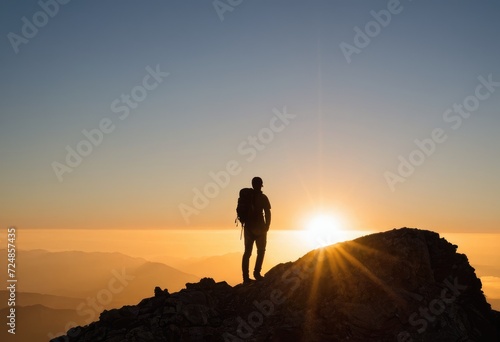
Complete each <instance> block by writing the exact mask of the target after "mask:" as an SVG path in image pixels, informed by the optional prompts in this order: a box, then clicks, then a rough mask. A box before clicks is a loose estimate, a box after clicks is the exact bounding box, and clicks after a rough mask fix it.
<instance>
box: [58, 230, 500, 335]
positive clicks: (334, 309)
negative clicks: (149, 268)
mask: <svg viewBox="0 0 500 342" xmlns="http://www.w3.org/2000/svg"><path fill="white" fill-rule="evenodd" d="M456 250H457V246H456V245H453V244H451V243H449V242H448V241H446V240H445V239H444V238H441V237H440V236H439V234H437V233H435V232H431V231H425V230H419V229H411V228H401V229H394V230H391V231H388V232H384V233H377V234H372V235H368V236H364V237H361V238H358V239H355V240H352V241H348V242H343V243H338V244H335V245H332V246H328V247H325V248H320V249H316V250H313V251H311V252H309V253H307V254H306V255H304V256H303V257H302V258H300V259H298V260H297V261H295V262H288V263H284V264H279V265H277V266H275V267H274V268H272V269H271V270H270V271H269V272H268V273H267V274H266V275H265V278H264V280H262V281H259V282H254V283H251V284H249V285H237V286H234V287H231V286H230V285H228V284H227V283H226V282H218V283H216V282H215V281H214V280H213V279H211V278H204V279H202V280H201V281H200V282H198V283H188V284H186V288H185V289H183V290H181V291H179V292H176V293H172V294H170V293H169V292H168V291H167V290H161V289H160V288H159V287H157V288H156V289H155V291H154V296H153V297H151V298H146V299H143V300H142V301H141V302H140V303H139V304H137V305H135V306H124V307H122V308H121V309H113V310H109V311H104V312H102V313H101V315H100V318H99V321H97V322H93V323H91V324H90V325H88V326H85V327H76V328H73V329H70V330H69V331H68V332H67V335H65V336H61V337H59V338H56V339H53V340H52V341H53V342H60V341H89V342H90V341H92V342H94V341H109V342H114V341H363V342H365V341H461V342H465V341H486V342H488V341H499V340H500V332H499V329H500V313H499V312H496V311H494V310H492V309H491V307H490V305H489V304H488V303H487V302H486V299H485V296H484V294H483V292H482V290H481V286H482V285H481V281H480V280H479V279H478V278H477V276H476V274H475V271H474V269H473V268H472V267H471V266H470V265H469V262H468V260H467V257H466V256H465V255H464V254H459V253H457V252H456ZM151 290H152V289H151Z"/></svg>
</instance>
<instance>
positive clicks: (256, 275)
mask: <svg viewBox="0 0 500 342" xmlns="http://www.w3.org/2000/svg"><path fill="white" fill-rule="evenodd" d="M253 276H254V278H255V280H262V279H264V277H263V276H261V275H260V273H254V274H253Z"/></svg>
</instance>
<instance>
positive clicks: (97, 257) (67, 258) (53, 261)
mask: <svg viewBox="0 0 500 342" xmlns="http://www.w3.org/2000/svg"><path fill="white" fill-rule="evenodd" d="M5 252H6V251H5V249H4V250H0V255H4V254H5ZM5 263H6V258H2V260H0V269H5ZM17 265H18V268H17V279H18V289H17V290H18V292H26V293H28V292H29V293H38V294H45V295H54V296H62V297H70V298H87V297H89V298H96V300H97V301H98V302H99V303H100V304H102V306H104V307H117V306H121V305H126V304H135V303H136V302H137V301H139V300H140V299H141V298H143V297H144V296H145V295H148V294H150V292H151V289H152V288H154V287H155V286H161V287H163V288H168V289H169V290H171V291H177V290H180V289H181V288H183V287H184V285H185V284H186V283H187V282H193V281H197V280H199V277H197V276H195V275H192V274H188V273H185V272H182V271H180V270H178V269H175V268H173V267H170V266H167V265H164V264H161V263H158V262H150V261H147V260H145V259H142V258H134V257H130V256H127V255H124V254H121V253H101V252H92V253H89V252H79V251H70V252H48V251H45V250H30V251H18V255H17ZM97 297H98V298H97ZM43 303H45V304H47V306H49V307H51V306H50V305H49V303H47V302H43Z"/></svg>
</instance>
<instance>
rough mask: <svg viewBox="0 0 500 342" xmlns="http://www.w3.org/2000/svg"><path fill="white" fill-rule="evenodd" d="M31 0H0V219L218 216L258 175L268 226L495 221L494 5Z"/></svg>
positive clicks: (495, 227) (213, 224) (404, 0)
mask: <svg viewBox="0 0 500 342" xmlns="http://www.w3.org/2000/svg"><path fill="white" fill-rule="evenodd" d="M59 1H60V2H61V3H64V2H65V1H67V0H65V1H63V0H59ZM41 3H42V4H46V5H43V6H42V5H40V4H39V3H38V2H37V1H33V0H29V1H8V2H3V3H2V5H1V7H2V10H1V11H0V33H1V34H2V35H3V39H2V40H1V43H0V63H1V64H0V65H1V67H0V77H1V85H0V87H1V89H0V93H1V94H2V95H1V97H2V101H1V102H0V160H1V166H0V170H1V179H0V194H1V196H0V208H1V210H0V225H1V226H4V227H5V226H8V225H16V226H18V227H22V228H79V229H87V228H88V229H100V228H108V229H114V228H136V229H140V228H177V229H190V228H200V227H201V228H206V229H213V228H229V227H231V226H232V225H233V220H234V217H235V207H236V199H237V194H238V190H239V189H240V188H242V187H248V186H250V180H251V178H252V177H253V176H255V175H258V176H261V177H262V178H263V179H264V189H263V190H264V192H265V193H266V194H267V195H268V196H269V198H270V200H271V204H272V209H273V214H274V216H273V227H274V228H276V229H297V228H301V226H302V225H303V222H304V220H305V218H306V217H309V216H311V215H314V213H316V212H322V211H324V212H330V213H333V215H336V216H337V217H339V219H340V220H341V221H342V222H343V224H344V225H345V226H346V227H349V228H352V229H370V230H386V229H390V228H393V227H401V226H410V227H419V228H426V229H431V230H437V231H462V232H472V231H478V232H480V231H481V232H500V211H499V204H500V200H499V198H500V197H499V194H500V180H499V179H498V176H499V175H500V159H499V158H498V150H499V147H500V135H499V134H498V131H499V128H500V83H498V82H500V62H499V61H500V44H499V43H498V37H500V20H499V18H500V5H499V4H498V2H496V1H451V0H448V1H439V2H437V1H424V0H419V1H417V0H414V1H409V0H401V1H400V2H398V1H394V0H391V1H351V0H349V1H348V0H346V1H326V0H324V1H318V0H308V1H304V0H286V1H285V0H281V1H278V0H272V1H269V0H268V1H264V0H260V1H258V0H242V1H237V0H232V1H228V0H221V1H218V2H215V5H214V2H213V1H194V0H182V1H181V0H177V1H129V0H120V1H116V0H115V1H77V0H73V1H69V2H68V3H65V4H61V3H59V2H56V1H55V0H42V1H41ZM230 4H233V5H230ZM44 8H45V9H44ZM47 13H48V14H47ZM167 73H168V75H167ZM83 130H86V132H90V133H89V134H90V136H91V137H90V138H89V137H87V136H86V135H85V134H84V133H82V131H83ZM89 134H87V135H89ZM92 134H93V135H92ZM417 139H418V141H420V143H418V144H417V143H416V142H415V140H417ZM429 139H434V140H432V142H431V140H429ZM419 145H420V147H419ZM68 151H73V152H68ZM78 151H80V152H78ZM75 154H78V155H76V156H75ZM68 155H71V156H69V157H68ZM68 161H69V162H68ZM70 164H71V165H70ZM70 171H71V172H70ZM211 172H213V173H215V174H217V175H218V176H217V177H218V183H219V184H217V183H216V182H214V181H213V179H212V178H213V177H212V176H211V175H210V173H211ZM221 172H222V173H221ZM196 191H200V193H201V194H202V195H195V194H196ZM193 201H194V203H193Z"/></svg>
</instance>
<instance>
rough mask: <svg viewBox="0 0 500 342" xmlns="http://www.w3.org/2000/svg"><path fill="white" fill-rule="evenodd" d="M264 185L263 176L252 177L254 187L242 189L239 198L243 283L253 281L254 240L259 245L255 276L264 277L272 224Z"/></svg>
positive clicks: (258, 278)
mask: <svg viewBox="0 0 500 342" xmlns="http://www.w3.org/2000/svg"><path fill="white" fill-rule="evenodd" d="M263 185H264V184H263V182H262V178H260V177H254V178H253V179H252V188H253V189H249V188H245V189H241V191H240V197H239V198H238V207H237V208H236V212H237V214H238V219H239V220H240V222H241V224H242V225H243V229H244V232H245V253H244V254H243V260H242V261H241V268H242V271H243V283H249V282H251V281H253V279H250V276H249V270H248V267H249V263H250V256H251V255H252V249H253V244H254V242H255V245H256V246H257V260H255V268H254V271H253V276H254V277H255V279H256V280H261V279H263V278H264V277H263V276H262V275H261V274H260V271H261V269H262V263H263V262H264V254H265V253H266V244H267V231H268V230H269V226H270V225H271V203H270V202H269V199H268V198H267V196H266V195H264V194H263V193H262V190H261V189H262V187H263Z"/></svg>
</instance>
